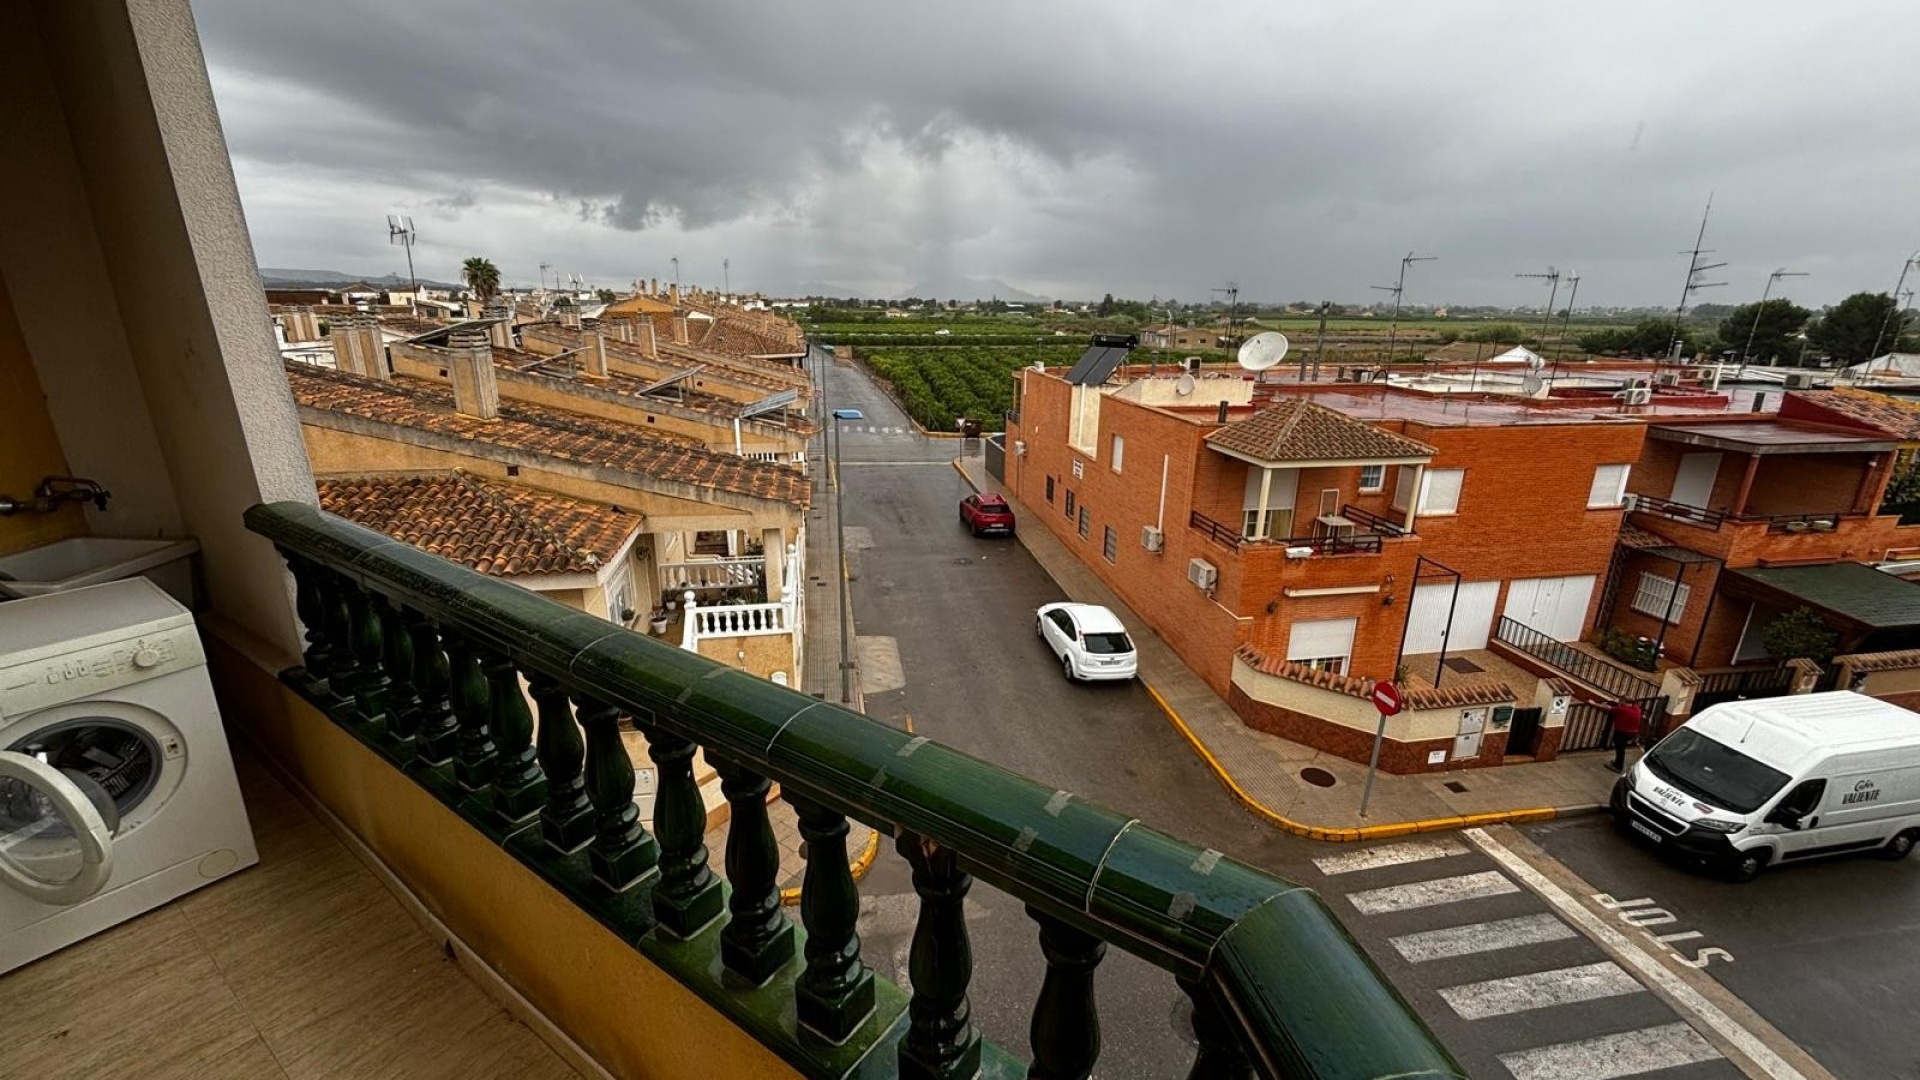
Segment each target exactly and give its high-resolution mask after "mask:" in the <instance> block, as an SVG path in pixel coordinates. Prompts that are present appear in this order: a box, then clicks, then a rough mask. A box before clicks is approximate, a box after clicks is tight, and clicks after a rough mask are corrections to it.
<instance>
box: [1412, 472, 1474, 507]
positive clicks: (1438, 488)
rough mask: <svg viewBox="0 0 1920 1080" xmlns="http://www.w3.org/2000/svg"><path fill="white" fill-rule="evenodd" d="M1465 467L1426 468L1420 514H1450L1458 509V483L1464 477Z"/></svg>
mask: <svg viewBox="0 0 1920 1080" xmlns="http://www.w3.org/2000/svg"><path fill="white" fill-rule="evenodd" d="M1466 475H1467V470H1465V469H1428V470H1427V479H1426V483H1425V484H1423V485H1422V487H1423V488H1424V489H1425V490H1423V491H1422V492H1421V498H1420V512H1421V513H1422V514H1451V513H1454V512H1456V511H1458V510H1459V509H1460V484H1461V481H1462V480H1464V479H1466Z"/></svg>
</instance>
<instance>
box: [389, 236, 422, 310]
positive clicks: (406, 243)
mask: <svg viewBox="0 0 1920 1080" xmlns="http://www.w3.org/2000/svg"><path fill="white" fill-rule="evenodd" d="M418 235H419V233H417V232H415V231H414V228H413V219H412V218H410V217H406V216H404V215H395V214H388V215H387V243H389V244H399V245H400V246H401V247H404V248H406V249H407V280H408V281H409V282H410V283H411V284H412V287H413V292H412V293H410V294H409V300H408V302H409V304H411V305H412V307H413V310H414V313H415V314H418V313H419V311H420V279H419V278H418V277H416V276H414V273H413V241H414V238H415V237H416V236H418Z"/></svg>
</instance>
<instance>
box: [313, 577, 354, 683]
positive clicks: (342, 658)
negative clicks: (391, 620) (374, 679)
mask: <svg viewBox="0 0 1920 1080" xmlns="http://www.w3.org/2000/svg"><path fill="white" fill-rule="evenodd" d="M352 588H353V583H352V582H350V581H348V580H347V579H346V577H345V576H343V575H341V574H337V573H334V572H333V571H331V570H326V569H322V570H321V571H320V617H321V621H322V622H323V623H325V624H326V627H327V643H328V645H329V646H331V648H332V652H331V653H330V654H329V659H328V663H327V692H328V693H329V694H331V695H333V700H334V706H335V708H336V709H340V708H344V707H346V706H348V705H351V704H352V703H353V688H354V687H355V686H357V685H359V680H360V676H361V671H360V661H359V659H358V658H357V657H355V656H354V653H353V649H352V647H351V646H352V640H353V614H352V612H351V611H350V610H349V609H348V606H347V593H348V590H350V589H352Z"/></svg>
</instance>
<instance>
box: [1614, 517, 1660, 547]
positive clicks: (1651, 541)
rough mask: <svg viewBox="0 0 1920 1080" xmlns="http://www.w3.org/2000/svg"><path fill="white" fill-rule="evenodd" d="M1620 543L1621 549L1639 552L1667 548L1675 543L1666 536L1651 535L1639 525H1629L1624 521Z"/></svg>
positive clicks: (1621, 525)
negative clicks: (1647, 549)
mask: <svg viewBox="0 0 1920 1080" xmlns="http://www.w3.org/2000/svg"><path fill="white" fill-rule="evenodd" d="M1618 543H1619V544H1620V546H1621V547H1624V548H1633V549H1634V550H1636V551H1637V550H1641V549H1644V548H1657V547H1666V546H1668V545H1670V544H1672V543H1673V541H1671V540H1669V539H1667V538H1666V537H1664V536H1659V535H1656V534H1654V533H1650V532H1648V531H1647V530H1645V529H1642V528H1640V527H1639V526H1637V525H1629V524H1627V523H1626V522H1625V521H1624V520H1623V521H1622V522H1621V523H1620V539H1619V541H1618Z"/></svg>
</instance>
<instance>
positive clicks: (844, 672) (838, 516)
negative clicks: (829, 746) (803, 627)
mask: <svg viewBox="0 0 1920 1080" xmlns="http://www.w3.org/2000/svg"><path fill="white" fill-rule="evenodd" d="M865 419H866V414H864V413H862V412H861V411H860V410H859V409H835V410H833V539H834V547H835V548H836V549H837V550H838V552H839V554H840V569H839V573H837V574H836V575H834V576H835V577H837V578H839V579H840V704H842V705H847V704H851V703H852V701H853V665H852V664H851V663H849V662H848V660H847V640H848V626H847V623H848V622H850V621H851V620H849V619H848V618H847V525H846V515H845V513H844V512H843V511H842V510H841V502H842V500H841V493H840V421H842V420H865Z"/></svg>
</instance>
